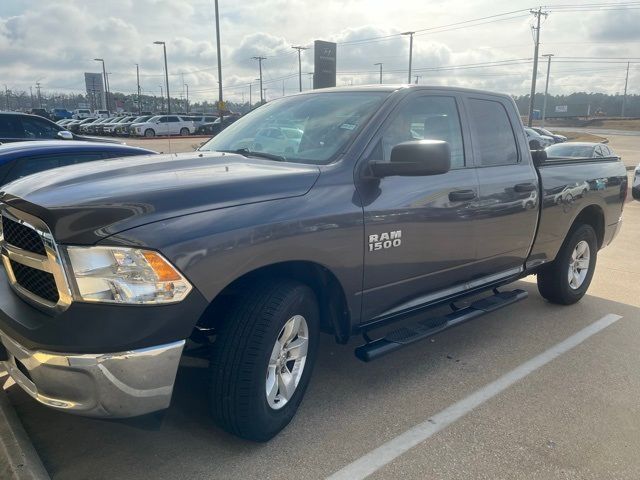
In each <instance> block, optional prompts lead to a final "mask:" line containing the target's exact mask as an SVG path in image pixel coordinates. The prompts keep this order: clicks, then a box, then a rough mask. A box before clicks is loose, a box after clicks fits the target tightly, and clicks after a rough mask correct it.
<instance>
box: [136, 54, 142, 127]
mask: <svg viewBox="0 0 640 480" xmlns="http://www.w3.org/2000/svg"><path fill="white" fill-rule="evenodd" d="M136 82H137V84H138V115H141V114H142V105H141V103H140V102H141V100H140V67H139V66H138V64H137V63H136Z"/></svg>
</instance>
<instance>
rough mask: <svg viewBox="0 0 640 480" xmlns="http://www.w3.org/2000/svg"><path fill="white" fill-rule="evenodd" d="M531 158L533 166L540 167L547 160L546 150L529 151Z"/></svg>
mask: <svg viewBox="0 0 640 480" xmlns="http://www.w3.org/2000/svg"><path fill="white" fill-rule="evenodd" d="M531 158H532V159H533V164H534V165H535V166H536V167H538V166H540V165H542V164H543V163H544V162H545V161H546V160H547V158H548V157H547V151H546V150H531Z"/></svg>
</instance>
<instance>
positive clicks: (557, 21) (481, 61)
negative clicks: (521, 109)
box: [0, 0, 640, 100]
mask: <svg viewBox="0 0 640 480" xmlns="http://www.w3.org/2000/svg"><path fill="white" fill-rule="evenodd" d="M621 3H625V4H627V5H626V6H625V7H622V6H620V4H621ZM554 5H555V6H554ZM534 6H535V4H533V3H532V2H531V1H529V0H492V1H488V0H448V1H440V0H433V1H424V0H421V1H410V0H404V1H395V2H394V1H389V0H368V1H359V0H341V1H334V0H323V1H317V0H287V1H285V0H261V1H254V0H248V1H237V0H220V16H221V35H222V64H223V85H224V92H225V96H226V97H227V98H230V99H233V100H242V99H243V98H244V99H245V100H248V94H249V93H248V92H249V87H248V84H249V83H251V82H253V83H254V89H253V92H254V100H255V97H256V96H257V87H256V86H255V84H256V83H257V82H256V81H255V79H256V78H257V76H258V66H257V62H256V61H254V60H251V57H252V56H256V55H261V56H265V57H267V60H265V61H264V63H263V73H264V86H265V87H266V88H267V97H268V98H274V97H277V96H281V95H282V90H283V87H284V89H285V93H293V92H294V91H297V89H298V78H297V72H298V65H297V54H296V52H295V51H294V50H292V49H291V46H292V45H308V46H312V45H313V41H314V40H316V39H321V40H329V41H335V42H338V54H337V55H338V65H337V68H338V85H348V84H351V83H353V84H354V85H358V84H366V83H377V82H378V73H377V69H378V67H377V66H374V65H373V64H374V63H378V62H381V63H383V72H384V81H385V83H392V82H406V79H407V64H408V38H407V37H403V36H401V35H398V34H399V33H402V32H405V31H410V30H413V31H416V32H417V33H416V36H415V39H414V57H413V66H414V74H417V75H419V76H420V78H419V79H418V80H419V82H420V83H425V84H427V83H428V84H448V85H460V86H470V87H477V88H487V89H492V90H498V91H504V92H507V93H512V94H523V93H527V92H528V90H529V88H530V81H531V80H530V77H531V68H532V64H531V58H532V57H533V40H532V32H531V25H532V24H533V16H532V15H531V14H530V13H528V9H529V8H530V7H534ZM546 10H547V11H548V12H549V15H548V17H546V18H545V19H544V20H543V25H542V33H541V42H542V44H541V49H540V54H545V53H553V54H554V55H555V58H554V59H553V65H552V70H551V72H552V73H551V83H550V92H551V93H569V92H572V91H597V92H607V93H616V92H622V90H623V89H624V77H625V69H626V61H627V60H626V59H631V61H632V62H633V61H634V57H635V62H637V63H635V64H634V63H632V64H631V69H630V78H629V91H630V92H631V93H640V27H638V26H639V25H640V2H629V1H625V0H615V1H604V2H600V3H597V4H596V3H595V0H584V1H582V2H581V1H576V0H558V1H557V3H556V4H550V6H549V7H547V8H546ZM507 12H512V13H508V14H506V13H507ZM486 17H491V18H486ZM461 22H466V23H461ZM381 37H382V38H381ZM155 40H162V41H166V42H167V53H168V63H169V75H170V86H171V93H172V95H174V96H179V95H180V93H181V92H182V88H183V87H182V84H183V80H182V78H183V75H184V83H188V84H189V90H190V97H191V98H192V99H197V100H204V99H208V100H214V99H216V98H217V83H216V82H217V70H216V61H217V60H216V50H215V24H214V8H213V0H190V1H181V0H108V1H107V0H100V1H98V0H0V84H2V86H4V84H6V85H7V87H8V88H9V89H11V90H14V91H19V90H25V91H28V90H29V87H30V86H33V85H35V82H36V81H40V83H41V85H42V88H43V91H45V92H51V91H58V92H78V93H81V92H83V90H84V78H83V72H99V71H100V65H99V64H98V63H97V62H95V61H93V58H95V57H101V58H104V59H105V62H106V66H107V71H108V72H110V73H111V75H110V85H111V89H112V90H114V91H121V92H125V93H133V92H135V90H136V77H135V64H136V63H139V64H140V69H141V70H140V73H141V85H142V90H143V92H144V93H147V94H159V91H160V86H161V85H163V82H164V79H163V76H164V75H163V64H162V47H160V46H157V45H153V41H155ZM577 57H580V58H577ZM584 57H591V58H589V59H585V58H584ZM312 59H313V50H312V49H310V50H307V51H305V52H304V53H303V64H302V71H303V72H304V78H303V87H304V88H308V87H309V76H308V75H307V72H311V71H312V70H313V61H312ZM491 62H492V63H491ZM616 62H617V63H616ZM487 63H489V65H487ZM539 71H540V73H541V74H545V73H546V64H542V65H540V70H539ZM413 80H414V81H415V77H414V78H413ZM542 80H543V79H542ZM283 84H284V85H283ZM539 85H540V87H539V90H540V89H543V88H544V85H543V81H541V83H539ZM243 96H244V97H243Z"/></svg>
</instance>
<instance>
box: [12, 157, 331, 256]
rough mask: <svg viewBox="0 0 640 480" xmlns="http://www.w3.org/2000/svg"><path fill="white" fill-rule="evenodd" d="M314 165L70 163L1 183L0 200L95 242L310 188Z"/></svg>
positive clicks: (63, 234)
mask: <svg viewBox="0 0 640 480" xmlns="http://www.w3.org/2000/svg"><path fill="white" fill-rule="evenodd" d="M319 175H320V170H319V168H318V167H316V166H313V165H301V164H291V163H284V162H275V161H270V160H261V159H257V158H245V157H243V156H240V155H235V154H228V153H226V154H225V153H219V152H190V153H185V154H167V155H150V156H147V155H144V156H134V157H127V158H119V159H111V160H104V161H97V162H91V163H86V164H82V165H72V166H68V167H63V168H58V169H55V170H49V171H45V172H41V173H37V174H35V175H30V176H28V177H24V178H22V179H19V180H16V181H14V182H12V183H9V184H7V185H5V186H4V187H2V191H0V202H4V203H7V204H9V205H11V206H13V207H15V208H17V209H19V210H22V211H25V212H28V213H31V214H32V215H35V216H37V217H39V218H41V219H42V220H44V221H45V222H46V223H47V225H49V228H50V229H51V232H52V233H53V236H54V238H55V239H56V240H57V241H58V242H60V243H76V244H83V245H87V244H93V243H95V242H98V241H100V240H101V239H103V238H105V237H108V236H110V235H113V234H116V233H119V232H122V231H124V230H128V229H130V228H134V227H138V226H140V225H144V224H146V223H151V222H157V221H159V220H165V219H167V218H171V217H176V216H180V215H188V214H191V213H197V212H202V211H206V210H214V209H219V208H226V207H233V206H238V205H244V204H248V203H256V202H264V201H267V200H276V199H282V198H288V197H295V196H301V195H304V194H305V193H307V192H308V191H309V190H310V189H311V187H312V186H313V184H314V183H315V181H316V180H317V178H318V176H319Z"/></svg>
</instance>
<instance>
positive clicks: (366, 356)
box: [355, 289, 529, 362]
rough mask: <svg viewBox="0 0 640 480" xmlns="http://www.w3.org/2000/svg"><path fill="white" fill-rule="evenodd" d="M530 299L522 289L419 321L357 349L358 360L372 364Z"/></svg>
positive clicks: (500, 293)
mask: <svg viewBox="0 0 640 480" xmlns="http://www.w3.org/2000/svg"><path fill="white" fill-rule="evenodd" d="M528 296H529V294H528V293H527V292H525V291H524V290H520V289H516V290H513V291H511V292H497V293H496V294H495V295H493V296H491V297H487V298H483V299H481V300H477V301H475V302H473V303H472V304H471V305H469V306H468V307H465V308H461V309H459V310H455V311H453V312H451V313H449V314H447V315H444V316H440V317H435V318H427V319H425V320H419V321H417V322H415V324H413V325H411V326H408V327H402V328H399V329H397V330H393V331H391V332H389V333H387V334H386V335H385V336H384V337H383V338H378V339H377V340H372V341H368V342H367V343H365V344H364V345H360V346H359V347H357V348H356V349H355V354H356V357H358V358H359V359H360V360H362V361H363V362H370V361H371V360H375V359H377V358H380V357H382V356H383V355H386V354H387V353H391V352H393V351H395V350H398V349H400V348H402V347H406V346H407V345H410V344H412V343H414V342H417V341H420V340H424V339H425V338H429V337H431V336H433V335H435V334H436V333H440V332H442V331H444V330H448V329H449V328H452V327H455V326H457V325H460V324H462V323H464V322H467V321H469V320H472V319H474V318H476V317H479V316H481V315H484V314H485V313H489V312H493V311H494V310H498V309H500V308H502V307H506V306H507V305H511V304H513V303H516V302H519V301H520V300H524V299H525V298H527V297H528ZM365 338H367V337H365Z"/></svg>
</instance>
